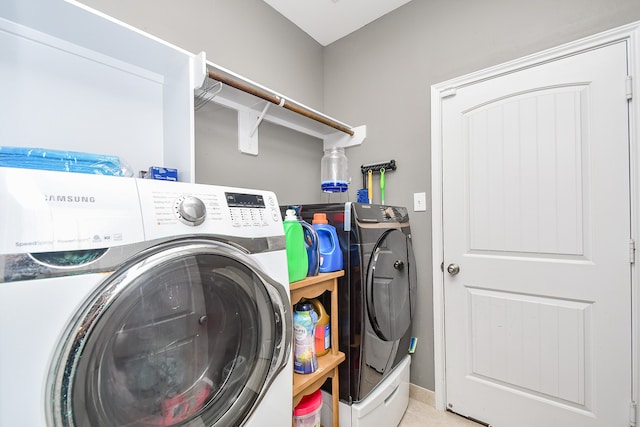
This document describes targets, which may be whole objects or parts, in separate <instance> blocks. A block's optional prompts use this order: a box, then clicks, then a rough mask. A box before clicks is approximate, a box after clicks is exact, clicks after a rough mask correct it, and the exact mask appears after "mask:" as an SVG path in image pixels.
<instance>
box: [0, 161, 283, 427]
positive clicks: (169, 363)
mask: <svg viewBox="0 0 640 427" xmlns="http://www.w3.org/2000/svg"><path fill="white" fill-rule="evenodd" d="M0 230H1V236H2V239H0V346H1V348H2V350H1V351H0V425H1V426H30V427H38V426H49V427H53V426H69V427H71V426H78V427H80V426H82V427H88V426H100V427H107V426H206V427H210V426H225V427H226V426H241V425H242V426H247V427H257V426H258V425H260V426H263V425H265V424H264V423H265V422H266V421H268V423H269V425H278V426H285V425H290V424H291V396H292V368H291V348H290V343H291V329H292V321H291V312H290V305H289V286H288V275H287V264H286V253H285V241H284V231H283V226H282V220H281V217H280V214H279V209H278V203H277V200H276V196H275V195H274V194H273V193H271V192H267V191H259V190H246V189H239V188H229V187H218V186H207V185H197V184H186V183H175V182H164V181H153V180H142V179H132V178H120V177H107V176H96V175H84V174H73V173H64V172H49V171H39V170H28V169H12V168H0Z"/></svg>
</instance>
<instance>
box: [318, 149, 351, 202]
mask: <svg viewBox="0 0 640 427" xmlns="http://www.w3.org/2000/svg"><path fill="white" fill-rule="evenodd" d="M347 163H348V161H347V156H346V155H345V154H344V148H342V147H334V148H328V149H326V150H324V155H323V156H322V159H321V160H320V188H322V191H324V192H325V193H343V192H345V191H347V189H348V188H349V176H348V170H347Z"/></svg>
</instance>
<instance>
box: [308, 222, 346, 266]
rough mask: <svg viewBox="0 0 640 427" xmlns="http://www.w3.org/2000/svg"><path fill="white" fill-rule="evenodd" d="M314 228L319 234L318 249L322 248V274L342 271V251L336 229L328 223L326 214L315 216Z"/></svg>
mask: <svg viewBox="0 0 640 427" xmlns="http://www.w3.org/2000/svg"><path fill="white" fill-rule="evenodd" d="M312 225H313V228H315V229H316V232H317V233H318V247H319V248H320V268H319V271H320V273H329V272H331V271H338V270H342V268H343V266H344V262H343V260H342V250H341V249H340V242H339V241H338V233H337V231H336V228H335V227H334V226H333V225H331V224H329V221H327V214H326V213H315V214H313V222H312Z"/></svg>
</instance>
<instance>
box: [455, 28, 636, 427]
mask: <svg viewBox="0 0 640 427" xmlns="http://www.w3.org/2000/svg"><path fill="white" fill-rule="evenodd" d="M626 60H627V46H626V42H622V41H621V42H618V43H614V44H611V45H608V46H606V47H601V48H598V49H594V50H591V51H588V52H584V53H581V54H577V55H573V56H569V57H564V58H561V59H557V60H554V61H549V62H545V63H542V64H540V65H537V66H534V67H530V68H526V69H523V70H520V71H518V72H514V73H509V74H504V75H501V76H499V77H496V78H493V79H487V80H484V81H482V82H479V83H476V84H472V85H469V86H465V87H462V88H458V90H457V92H456V94H455V95H454V96H451V97H449V98H445V99H443V100H442V120H443V122H442V135H443V147H442V153H443V233H444V240H443V247H444V262H445V265H449V264H458V265H459V266H460V272H459V273H458V274H457V275H450V274H448V273H447V272H446V269H445V273H444V304H445V308H444V309H445V342H446V360H445V363H446V387H447V404H448V407H449V409H451V410H453V411H455V412H459V413H461V414H463V415H467V416H471V417H473V418H476V419H479V420H482V421H485V422H488V423H490V424H491V425H492V426H495V427H512V426H519V427H526V426H540V425H544V426H581V427H583V426H586V427H588V426H599V427H608V426H617V425H625V424H627V425H628V422H629V419H628V418H629V415H628V413H629V410H628V408H629V404H630V401H631V306H630V303H629V301H630V298H631V268H630V260H629V239H630V190H629V145H628V144H629V136H628V116H627V115H628V104H627V102H628V101H627V99H626V90H625V82H626V78H627V65H626V64H627V63H626Z"/></svg>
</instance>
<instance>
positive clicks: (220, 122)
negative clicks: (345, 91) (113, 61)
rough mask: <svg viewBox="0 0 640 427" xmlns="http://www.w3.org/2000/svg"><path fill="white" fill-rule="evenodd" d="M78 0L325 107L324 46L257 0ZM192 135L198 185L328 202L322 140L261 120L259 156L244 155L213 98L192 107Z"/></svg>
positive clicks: (230, 114) (233, 118)
mask: <svg viewBox="0 0 640 427" xmlns="http://www.w3.org/2000/svg"><path fill="white" fill-rule="evenodd" d="M81 1H82V2H83V3H84V4H86V5H88V6H90V7H93V8H94V9H97V10H99V11H101V12H104V13H106V14H107V15H110V16H112V17H114V18H116V19H119V20H121V21H123V22H125V23H127V24H129V25H132V26H134V27H137V28H139V29H141V30H143V31H145V32H147V33H149V34H152V35H154V36H156V37H159V38H161V39H163V40H166V41H167V42H169V43H171V44H174V45H176V46H178V47H181V48H182V49H185V50H187V51H190V52H193V53H198V52H201V51H204V52H206V54H207V60H209V61H211V62H213V63H215V64H217V65H220V66H222V67H224V68H227V69H229V70H231V71H233V72H235V73H238V74H240V75H242V76H244V77H246V78H248V79H250V80H253V81H255V82H256V83H259V84H261V85H263V86H266V87H268V88H270V89H272V90H274V91H276V92H279V93H280V94H282V95H286V96H288V97H290V98H292V99H294V100H296V101H298V102H301V103H303V104H306V105H307V106H309V107H311V108H313V109H316V110H319V111H323V104H322V100H323V87H322V80H323V53H322V50H323V49H322V46H321V45H320V44H318V43H317V42H316V41H315V40H313V39H312V38H311V37H309V36H308V35H307V34H306V33H304V32H303V31H302V30H300V29H299V28H298V27H296V26H295V25H294V24H292V23H291V22H290V21H288V20H287V19H285V18H284V17H283V16H282V15H280V14H279V13H278V12H276V11H275V10H274V9H272V8H271V7H270V6H268V5H267V4H266V3H265V2H263V1H262V0H186V1H175V0H135V1H130V0H81ZM195 132H196V150H195V151H196V181H197V182H200V183H205V184H218V185H230V186H238V187H250V188H260V189H270V190H273V191H275V192H276V194H277V196H278V201H279V202H280V203H281V204H290V203H303V202H306V203H308V202H312V201H315V202H318V201H320V198H321V197H322V198H323V201H324V200H326V196H322V193H321V191H320V159H321V158H322V154H323V152H322V141H321V140H319V139H317V138H313V137H310V136H308V135H304V134H300V133H298V132H293V131H291V130H288V129H285V128H282V127H280V126H275V125H272V124H270V123H266V122H263V124H262V125H260V128H259V130H258V133H259V155H258V156H257V157H256V156H251V155H247V154H241V153H240V152H239V151H238V149H237V145H238V143H237V115H236V113H235V112H234V111H232V110H229V109H226V108H223V107H220V106H218V105H217V104H213V103H209V104H207V105H206V106H205V107H204V108H202V109H200V110H199V111H197V113H196V129H195ZM166 166H170V165H169V164H168V165H166ZM333 198H334V199H335V201H338V198H337V197H336V196H333ZM345 200H346V199H345ZM332 201H334V200H332Z"/></svg>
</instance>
